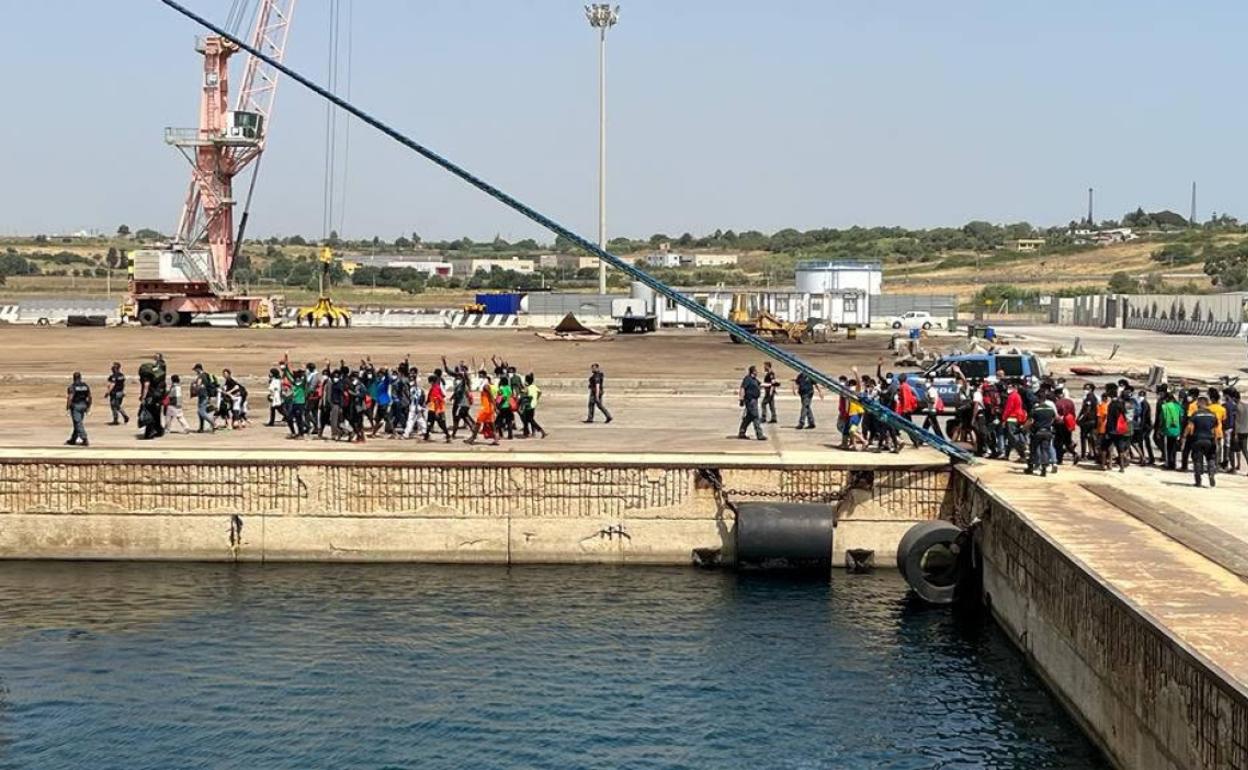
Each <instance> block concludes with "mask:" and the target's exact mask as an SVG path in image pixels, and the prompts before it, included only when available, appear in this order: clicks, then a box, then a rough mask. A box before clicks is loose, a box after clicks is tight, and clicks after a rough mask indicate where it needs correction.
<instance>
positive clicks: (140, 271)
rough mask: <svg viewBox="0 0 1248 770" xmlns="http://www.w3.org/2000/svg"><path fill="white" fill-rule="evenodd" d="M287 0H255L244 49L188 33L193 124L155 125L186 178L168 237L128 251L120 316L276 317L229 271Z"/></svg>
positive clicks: (265, 300)
mask: <svg viewBox="0 0 1248 770" xmlns="http://www.w3.org/2000/svg"><path fill="white" fill-rule="evenodd" d="M295 2H296V0H259V3H258V5H257V7H256V12H255V17H254V18H255V21H254V24H253V26H252V29H251V35H250V45H249V46H247V45H240V42H241V41H239V40H237V39H235V38H234V37H233V36H231V35H228V34H211V35H206V36H203V37H199V38H197V39H196V41H195V50H196V51H197V52H198V53H199V54H201V55H202V57H203V82H202V83H201V95H200V105H199V125H198V126H197V127H195V128H166V129H165V142H166V143H167V144H169V145H172V146H173V147H176V148H177V149H178V150H179V151H180V152H181V153H182V155H183V156H184V157H185V158H186V159H187V161H188V162H189V163H190V166H191V179H190V185H189V187H188V189H187V193H186V198H185V201H184V202H183V204H182V211H181V214H180V216H179V217H178V226H177V230H176V231H175V234H174V237H173V240H172V241H171V242H170V243H168V244H167V245H166V246H165V247H163V248H159V249H141V250H136V251H132V252H131V253H130V271H131V276H130V285H129V291H128V293H127V297H126V301H125V304H124V305H123V306H122V317H123V319H125V320H129V321H137V322H138V323H140V324H142V325H144V326H155V325H160V326H182V325H186V324H189V323H190V322H191V320H192V319H193V318H195V317H196V316H199V315H217V316H220V315H221V314H228V315H232V316H233V317H234V320H235V321H236V322H237V324H238V325H239V326H251V325H253V324H256V323H267V322H269V321H270V320H271V319H273V318H274V317H276V315H277V314H278V307H277V304H278V300H277V298H275V297H261V296H249V295H247V294H244V293H239V292H238V291H237V289H236V286H235V283H234V281H233V280H232V279H233V275H232V273H233V268H234V264H235V261H236V259H237V257H238V250H239V247H240V245H241V244H242V240H243V234H244V232H245V230H246V225H247V215H248V207H249V206H250V201H251V195H252V193H253V192H254V190H255V183H256V176H257V174H258V171H259V163H260V157H261V155H262V153H263V152H264V147H265V141H266V139H267V136H268V131H269V127H270V125H271V123H272V118H273V102H274V97H275V95H276V93H277V83H278V77H279V75H280V73H281V62H282V61H283V60H284V58H285V53H286V40H287V36H288V35H289V33H290V24H291V18H292V16H293V14H294V10H295ZM223 32H224V30H223ZM243 49H246V51H247V59H246V63H245V65H244V67H243V77H242V81H241V83H240V87H239V89H238V96H237V99H236V100H235V102H234V104H233V105H232V106H231V104H230V87H229V86H230V58H231V57H232V56H233V55H234V54H236V53H238V52H239V51H240V50H243ZM256 53H260V54H262V55H260V56H257V55H255V54H256ZM275 65H276V66H275ZM248 168H250V169H251V170H252V176H251V184H250V186H249V189H248V192H247V201H246V205H244V207H243V212H242V215H241V218H240V219H239V221H238V229H237V232H236V231H235V216H234V209H235V207H236V203H237V201H236V200H235V197H234V180H235V177H238V176H239V175H240V174H242V173H243V172H244V171H245V170H247V169H248Z"/></svg>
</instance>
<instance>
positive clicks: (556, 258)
mask: <svg viewBox="0 0 1248 770" xmlns="http://www.w3.org/2000/svg"><path fill="white" fill-rule="evenodd" d="M537 264H538V266H539V267H541V268H543V269H545V270H571V271H576V270H586V269H593V270H597V269H598V258H597V257H587V256H585V255H583V254H543V255H542V256H540V257H538V259H537Z"/></svg>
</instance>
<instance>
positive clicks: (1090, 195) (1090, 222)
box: [1088, 187, 1096, 227]
mask: <svg viewBox="0 0 1248 770" xmlns="http://www.w3.org/2000/svg"><path fill="white" fill-rule="evenodd" d="M1095 222H1096V220H1094V219H1093V218H1092V188H1091V187H1089V188H1088V227H1091V226H1092V225H1093V224H1094V223H1095Z"/></svg>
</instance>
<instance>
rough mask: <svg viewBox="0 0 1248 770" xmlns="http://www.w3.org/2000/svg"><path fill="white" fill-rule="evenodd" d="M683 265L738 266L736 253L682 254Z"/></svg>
mask: <svg viewBox="0 0 1248 770" xmlns="http://www.w3.org/2000/svg"><path fill="white" fill-rule="evenodd" d="M680 265H681V267H736V266H737V255H736V254H681V255H680Z"/></svg>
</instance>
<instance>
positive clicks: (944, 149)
mask: <svg viewBox="0 0 1248 770" xmlns="http://www.w3.org/2000/svg"><path fill="white" fill-rule="evenodd" d="M186 2H187V5H188V6H189V7H190V8H191V10H193V11H195V12H196V13H199V14H202V15H204V16H205V17H207V18H210V19H212V20H214V21H217V22H225V21H226V17H227V11H228V9H229V6H230V3H228V2H226V1H225V0H186ZM622 5H623V6H624V7H623V10H622V14H621V18H620V23H619V25H618V26H616V27H615V28H613V29H612V30H611V32H610V33H609V35H608V39H609V42H608V53H607V61H608V65H607V66H608V124H609V125H608V139H609V150H608V166H609V174H608V235H609V237H614V236H615V235H616V234H619V233H627V234H631V233H655V232H668V233H671V232H673V231H676V232H680V233H683V232H686V231H687V232H691V233H694V232H702V233H709V232H713V231H714V230H715V229H717V228H720V229H723V228H724V227H725V224H724V223H731V227H732V229H734V230H735V231H737V232H742V231H759V232H764V233H770V232H776V231H778V230H783V229H788V228H792V229H796V230H799V231H803V232H805V231H809V230H812V229H823V228H829V229H838V230H845V229H849V228H851V227H853V226H859V227H864V228H871V227H903V228H906V229H912V230H914V229H932V228H935V227H957V226H960V224H955V223H966V222H969V221H987V222H992V223H999V224H1009V223H1016V222H1019V221H1028V222H1032V223H1046V224H1043V225H1039V226H1044V227H1060V226H1065V225H1066V224H1067V223H1069V222H1070V221H1071V220H1075V221H1078V220H1081V219H1082V218H1083V217H1084V216H1085V215H1086V211H1087V197H1086V195H1087V188H1088V187H1089V186H1091V187H1094V188H1096V204H1095V210H1096V212H1097V219H1098V221H1099V220H1103V219H1114V218H1118V217H1121V216H1122V215H1123V213H1125V212H1128V211H1133V210H1134V209H1135V208H1136V207H1137V206H1141V207H1143V208H1144V209H1145V210H1147V211H1159V210H1171V211H1174V212H1176V213H1179V214H1180V215H1182V216H1184V217H1186V216H1187V215H1188V210H1189V206H1190V191H1191V184H1192V181H1193V180H1195V181H1196V182H1197V183H1198V187H1199V200H1198V203H1199V206H1200V207H1199V209H1198V211H1199V214H1198V217H1199V218H1200V219H1201V220H1205V219H1208V218H1209V216H1210V212H1211V211H1217V212H1220V213H1221V212H1228V213H1230V214H1232V215H1234V216H1236V217H1241V216H1246V215H1241V213H1240V209H1243V208H1244V206H1243V205H1242V204H1243V201H1244V192H1243V189H1242V183H1241V179H1242V178H1243V176H1244V174H1243V170H1242V169H1240V168H1239V167H1238V165H1237V164H1236V161H1237V159H1238V156H1237V155H1236V154H1235V153H1234V152H1233V148H1235V147H1237V146H1238V145H1239V143H1240V141H1241V140H1240V136H1241V135H1242V133H1243V132H1242V130H1241V126H1242V125H1243V124H1244V123H1245V122H1248V106H1245V105H1243V104H1241V103H1240V101H1241V100H1235V99H1233V98H1227V96H1228V95H1229V94H1233V93H1236V89H1237V87H1238V82H1237V80H1236V78H1235V74H1236V73H1237V72H1239V71H1241V70H1242V69H1243V61H1242V58H1243V57H1242V56H1241V55H1240V53H1239V52H1240V51H1241V50H1242V47H1241V46H1240V45H1239V41H1238V39H1237V37H1236V35H1237V33H1238V30H1240V29H1243V28H1245V26H1248V6H1245V5H1243V4H1236V3H1232V2H1230V1H1229V0H1211V1H1210V2H1208V3H1202V4H1199V5H1197V6H1191V7H1188V6H1182V7H1180V6H1175V5H1173V4H1167V3H1160V2H1156V3H1152V4H1147V5H1146V6H1144V7H1141V6H1140V5H1139V4H1138V3H1131V2H1128V1H1127V0H1106V1H1105V2H1103V3H1097V4H1095V5H1092V6H1088V5H1087V4H1084V3H1076V2H1074V0H1055V2H1052V3H1048V4H1044V5H1043V6H1031V5H1026V6H1024V5H1016V4H1000V3H995V2H991V0H969V1H968V2H967V3H965V4H958V5H956V6H942V7H939V8H934V7H931V6H929V5H927V4H924V3H921V2H918V0H903V2H902V3H900V4H892V5H874V4H871V5H866V6H857V5H852V6H841V5H839V4H832V3H822V2H816V0H787V2H786V3H784V4H782V5H780V6H779V7H775V6H773V7H766V8H764V7H760V6H759V5H758V4H755V3H748V2H744V0H714V1H713V0H687V2H682V3H679V4H673V3H662V2H659V1H658V0H623V1H622ZM342 7H343V8H344V9H346V14H347V16H348V17H349V18H350V19H351V22H350V25H349V26H340V28H339V32H340V34H343V35H345V36H346V37H347V38H348V39H349V40H351V41H353V50H352V52H351V53H350V55H347V54H346V53H345V49H344V53H340V67H341V68H342V72H341V73H340V75H342V74H343V73H349V74H348V75H346V76H345V77H340V78H339V88H338V90H339V91H340V92H342V93H343V94H344V95H347V94H348V93H349V96H350V99H351V100H352V101H354V102H355V103H357V104H358V105H359V106H361V107H362V108H363V109H365V110H368V111H369V112H371V113H373V114H375V115H377V116H378V117H379V118H381V119H383V120H385V121H387V122H389V123H391V124H392V125H394V126H395V127H396V128H398V129H399V130H401V131H404V132H406V133H409V134H410V135H412V136H413V137H415V138H417V139H418V140H420V141H421V142H424V143H427V144H428V146H430V147H431V148H433V149H434V150H436V151H438V152H441V153H445V154H446V156H447V157H449V158H451V159H453V160H455V161H456V162H457V163H460V164H462V165H464V166H465V167H466V168H468V169H469V170H471V171H473V172H474V173H477V174H479V175H481V176H482V177H483V178H485V179H487V180H489V181H491V182H492V183H494V184H497V185H498V186H499V187H501V188H502V189H504V190H506V191H507V192H508V193H510V194H512V195H515V196H517V197H518V198H520V199H521V200H524V201H525V202H526V203H528V204H530V205H532V206H533V207H534V208H536V209H538V210H540V211H542V212H543V213H545V214H547V215H548V216H551V217H552V218H554V219H555V220H557V221H559V222H561V223H562V224H564V225H566V226H568V227H569V228H571V229H572V230H574V231H576V232H579V233H581V234H583V235H587V236H593V235H595V234H596V223H597V197H596V184H597V169H596V152H597V56H596V54H597V40H596V37H595V36H594V34H593V32H592V30H591V29H590V28H589V26H588V24H586V22H585V19H584V14H583V12H582V9H581V7H580V4H578V3H565V2H556V0H531V1H530V2H528V3H524V4H492V5H490V6H488V12H486V11H487V8H486V7H485V6H481V5H478V4H474V3H427V4H426V3H422V4H411V3H402V2H398V1H397V0H370V1H369V2H367V3H364V2H355V0H342ZM1074 19H1077V20H1078V23H1077V24H1072V20H1074ZM330 27H331V25H330V24H329V16H328V7H327V5H326V4H321V3H317V4H313V3H302V4H300V5H299V6H298V9H297V11H296V15H295V21H294V26H293V27H292V31H291V42H290V47H289V54H288V56H287V63H288V64H289V65H290V66H292V67H294V68H295V69H296V70H298V71H300V72H302V73H304V74H305V75H307V76H309V77H311V78H312V79H313V80H314V81H316V82H319V83H325V82H327V80H328V79H329V78H328V75H327V61H328V59H327V57H328V50H329V47H328V41H329V30H330ZM6 29H9V30H10V31H11V33H12V34H11V35H10V39H9V41H7V42H6V45H5V46H3V47H0V67H3V68H4V69H5V71H8V72H12V73H20V76H17V77H13V78H11V82H10V83H9V84H8V85H10V93H9V94H8V99H9V103H10V104H13V105H20V109H21V110H22V114H23V115H26V116H35V117H36V118H37V119H30V118H29V117H28V118H27V119H23V120H13V121H7V122H5V124H4V125H0V140H2V141H0V148H3V149H0V168H3V169H4V172H5V179H6V184H4V185H2V186H0V233H3V234H5V235H7V236H9V237H13V236H15V235H16V234H18V233H22V234H39V233H66V232H70V233H72V232H76V231H79V230H83V229H100V230H103V231H105V232H108V231H109V230H111V229H114V228H115V227H116V226H117V224H119V223H121V222H122V221H127V223H128V224H130V226H131V227H134V228H139V227H150V228H152V229H156V230H160V231H162V232H168V231H169V230H171V229H173V227H174V224H175V222H176V220H177V214H178V209H179V207H180V205H181V201H182V198H183V195H184V192H185V186H186V184H187V180H188V178H189V174H188V173H187V172H188V169H187V164H186V162H185V161H184V160H183V159H181V158H180V157H179V156H178V154H177V152H176V151H175V150H173V149H171V148H169V147H167V146H165V145H164V143H163V141H162V131H163V129H164V127H166V126H189V125H193V124H194V122H195V119H196V109H197V82H198V78H199V77H200V74H199V70H200V67H201V64H200V59H199V57H198V56H197V55H196V54H195V53H194V51H193V50H192V48H191V41H192V40H193V39H194V37H195V36H196V35H198V34H201V33H202V30H199V29H197V28H196V27H195V26H194V25H193V24H191V23H190V22H188V21H186V20H185V19H183V18H181V17H180V16H178V15H177V14H175V13H173V12H172V11H170V10H168V9H166V8H165V7H163V6H162V5H161V4H159V3H156V2H145V3H124V4H120V3H88V4H75V5H74V7H73V10H72V12H70V13H66V12H65V8H64V7H62V6H61V5H60V4H54V3H32V4H14V5H13V7H11V8H6ZM52 29H54V30H56V33H57V40H58V44H57V45H56V46H49V45H47V41H46V36H45V35H44V34H43V33H44V32H45V31H46V30H52ZM101 39H107V40H110V41H112V43H111V45H110V53H109V58H108V66H98V63H97V62H98V56H99V47H100V43H99V41H100V40H101ZM414 41H415V44H414ZM1163 52H1164V55H1160V54H1161V53H1163ZM240 58H241V57H240ZM153 62H159V63H160V66H153ZM238 64H241V62H236V66H237V65H238ZM348 64H349V66H348ZM235 73H236V74H235V79H236V80H237V69H236V71H235ZM339 121H340V124H342V125H343V126H344V128H342V129H340V135H339V137H338V142H339V150H340V166H342V167H341V168H339V169H338V170H337V171H336V174H337V178H338V179H339V180H342V179H345V180H346V183H345V187H343V186H340V187H338V188H337V189H336V192H335V194H336V196H337V199H336V202H335V215H334V229H338V230H339V231H340V232H341V233H343V234H344V235H345V236H346V237H348V238H352V239H360V238H371V237H372V236H373V235H374V234H375V235H378V236H381V237H384V238H386V239H387V240H393V239H394V238H395V237H397V236H398V234H400V233H410V232H412V231H416V232H418V233H420V234H421V235H422V236H423V237H426V238H429V239H433V240H450V239H455V238H459V237H464V236H467V237H469V238H472V239H473V240H474V241H475V240H490V239H492V238H493V237H494V236H495V235H496V234H497V235H499V236H501V237H503V238H505V239H506V240H508V241H517V240H523V239H526V238H534V239H540V238H547V239H549V238H551V236H550V235H547V234H546V233H545V231H544V230H542V229H541V228H540V227H539V226H537V225H535V224H533V223H531V222H528V221H527V220H524V219H523V218H521V217H520V216H519V215H517V214H515V213H514V212H510V211H508V210H506V209H505V208H504V207H502V206H501V205H500V204H497V203H496V202H494V201H492V200H490V199H488V198H486V197H485V196H483V195H481V194H480V193H478V192H477V191H475V190H472V189H471V188H469V187H467V186H466V185H464V184H462V183H460V182H459V181H458V180H455V179H452V178H450V177H449V176H448V175H447V174H445V173H444V172H442V171H441V170H440V169H437V168H435V167H433V166H431V165H430V164H428V163H426V162H424V161H423V160H421V159H420V158H417V157H415V156H413V155H412V154H411V153H410V152H408V151H406V150H404V149H403V148H401V147H400V146H398V145H397V144H395V143H394V142H393V141H391V140H389V139H387V138H385V137H383V136H381V135H379V134H377V133H376V132H375V131H372V130H371V129H368V128H367V127H366V126H364V125H362V124H360V123H358V122H355V121H352V122H351V128H350V139H349V140H348V139H347V136H346V129H345V125H346V121H345V117H340V118H339ZM325 124H326V114H325V105H324V104H323V103H322V102H321V101H320V100H319V99H318V98H316V97H315V96H313V95H311V94H309V93H308V92H306V91H305V90H304V89H302V88H300V87H299V86H297V85H296V84H294V83H291V82H287V81H285V80H283V82H282V83H281V84H280V86H279V90H278V96H277V107H276V112H275V114H274V119H273V122H272V132H271V133H270V142H269V145H268V148H267V150H266V152H265V156H264V157H265V160H264V164H263V170H262V172H261V174H260V179H259V184H258V186H257V190H256V199H255V205H254V206H253V209H252V217H251V224H250V229H252V230H253V232H254V233H255V234H256V235H258V236H260V237H262V238H268V237H274V236H279V237H280V236H282V235H288V234H292V233H299V234H301V235H303V236H304V237H309V238H311V237H314V236H317V237H319V236H321V235H323V234H324V231H325V230H327V229H329V228H327V227H325V226H324V225H323V214H324V211H323V199H324V195H323V186H324V177H325V161H324V158H325V145H326V131H325ZM348 147H349V155H350V159H349V162H347V161H346V160H345V159H343V158H342V157H341V156H342V154H347V150H348ZM244 183H245V180H244ZM239 186H240V187H241V186H242V184H240V185H239ZM239 197H241V195H240V196H239ZM1210 201H1217V202H1218V205H1208V202H1210ZM1102 212H1113V213H1112V214H1110V215H1109V216H1106V215H1105V214H1104V213H1102ZM885 222H887V223H889V224H881V223H885ZM138 223H142V224H138ZM630 237H636V236H630ZM642 237H645V236H642Z"/></svg>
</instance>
